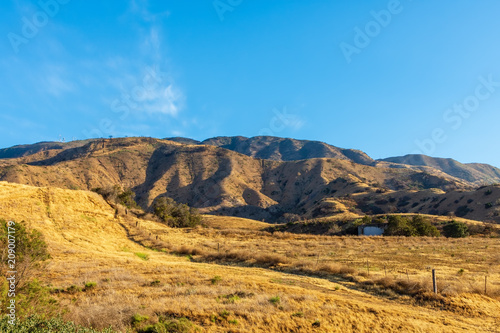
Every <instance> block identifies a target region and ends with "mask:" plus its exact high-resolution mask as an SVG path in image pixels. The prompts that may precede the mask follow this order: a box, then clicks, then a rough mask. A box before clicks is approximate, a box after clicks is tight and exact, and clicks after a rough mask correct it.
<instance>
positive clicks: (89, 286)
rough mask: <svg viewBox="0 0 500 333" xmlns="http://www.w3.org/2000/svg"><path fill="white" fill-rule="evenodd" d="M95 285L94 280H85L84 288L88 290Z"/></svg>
mask: <svg viewBox="0 0 500 333" xmlns="http://www.w3.org/2000/svg"><path fill="white" fill-rule="evenodd" d="M96 286H97V283H96V282H86V283H85V290H90V289H93V288H95V287H96Z"/></svg>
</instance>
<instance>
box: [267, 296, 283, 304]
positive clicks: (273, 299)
mask: <svg viewBox="0 0 500 333" xmlns="http://www.w3.org/2000/svg"><path fill="white" fill-rule="evenodd" d="M269 302H271V303H272V304H274V305H278V304H280V303H281V298H280V297H279V296H274V297H271V298H270V299H269Z"/></svg>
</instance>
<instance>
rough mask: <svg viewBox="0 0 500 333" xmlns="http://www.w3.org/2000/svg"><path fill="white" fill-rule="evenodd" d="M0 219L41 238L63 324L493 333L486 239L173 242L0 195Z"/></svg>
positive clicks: (153, 225)
mask: <svg viewBox="0 0 500 333" xmlns="http://www.w3.org/2000/svg"><path fill="white" fill-rule="evenodd" d="M0 218H4V219H9V220H15V221H23V220H24V221H25V223H27V224H28V225H29V226H30V227H32V228H37V229H39V230H40V231H41V232H42V233H43V234H44V236H45V238H46V241H47V243H48V245H49V251H50V253H51V256H52V259H50V262H49V263H48V265H47V266H46V269H45V270H44V271H43V272H42V275H41V279H42V281H43V282H44V283H46V284H49V285H50V286H51V287H52V288H54V290H56V289H57V290H59V291H60V292H58V293H54V294H53V296H54V297H55V298H56V299H57V300H58V302H59V305H60V307H61V309H65V311H64V317H65V319H67V320H72V321H75V322H77V323H81V324H84V325H88V326H93V327H97V328H103V327H107V326H109V325H112V326H113V327H114V328H115V329H117V330H122V331H123V332H125V331H126V330H131V331H137V330H140V329H141V328H142V327H145V326H147V325H148V324H154V323H155V322H157V321H158V320H159V319H160V318H163V319H162V320H167V321H168V322H169V324H170V325H171V327H175V329H174V328H172V331H173V332H191V331H193V332H196V331H199V332H500V329H499V328H500V267H499V263H500V242H499V241H498V239H494V238H466V239H446V238H404V237H387V238H382V237H373V238H372V237H370V238H368V237H332V236H312V235H293V234H288V233H274V234H270V233H267V232H263V231H261V229H262V228H263V227H266V226H267V225H266V224H265V223H261V222H257V221H251V220H246V219H237V218H228V217H213V216H207V217H206V218H205V223H206V225H207V226H206V227H198V228H195V229H172V228H169V227H167V226H165V225H163V224H161V223H158V222H154V221H149V220H142V219H138V218H137V217H135V216H134V215H133V214H131V212H129V213H128V214H125V212H121V211H120V212H119V214H115V210H114V209H113V208H112V207H111V206H109V205H108V204H107V203H106V202H105V201H104V200H103V199H102V198H101V197H100V196H99V195H97V194H96V193H93V192H86V191H72V190H63V189H58V188H37V187H31V186H25V185H18V184H11V183H5V182H0ZM367 261H368V266H369V272H368V269H367V265H366V263H367ZM384 267H385V268H384ZM431 268H435V269H436V270H437V276H438V287H439V292H440V293H439V295H433V294H432V293H431V291H430V290H431V280H430V270H431ZM486 275H487V276H488V281H487V293H486V295H485V294H484V277H485V276H486ZM89 282H95V283H96V285H95V286H94V287H92V288H84V289H81V288H82V287H83V286H84V284H85V283H89ZM71 286H76V287H73V288H71ZM2 310H3V309H2ZM182 318H185V319H182Z"/></svg>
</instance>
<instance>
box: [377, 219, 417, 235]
mask: <svg viewBox="0 0 500 333" xmlns="http://www.w3.org/2000/svg"><path fill="white" fill-rule="evenodd" d="M384 235H387V236H416V235H417V231H416V229H415V228H414V227H413V226H412V225H411V224H410V222H409V220H408V219H407V218H406V217H402V216H398V215H390V216H389V217H388V219H387V228H386V229H385V232H384Z"/></svg>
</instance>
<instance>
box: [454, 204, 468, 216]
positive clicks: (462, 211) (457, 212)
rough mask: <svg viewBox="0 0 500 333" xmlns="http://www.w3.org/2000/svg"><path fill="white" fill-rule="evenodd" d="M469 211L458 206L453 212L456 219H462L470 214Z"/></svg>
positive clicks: (464, 207) (465, 207)
mask: <svg viewBox="0 0 500 333" xmlns="http://www.w3.org/2000/svg"><path fill="white" fill-rule="evenodd" d="M470 211H471V210H470V209H469V207H467V206H460V207H458V208H457V209H456V210H455V215H456V216H458V217H464V216H465V215H467V214H469V213H470Z"/></svg>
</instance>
